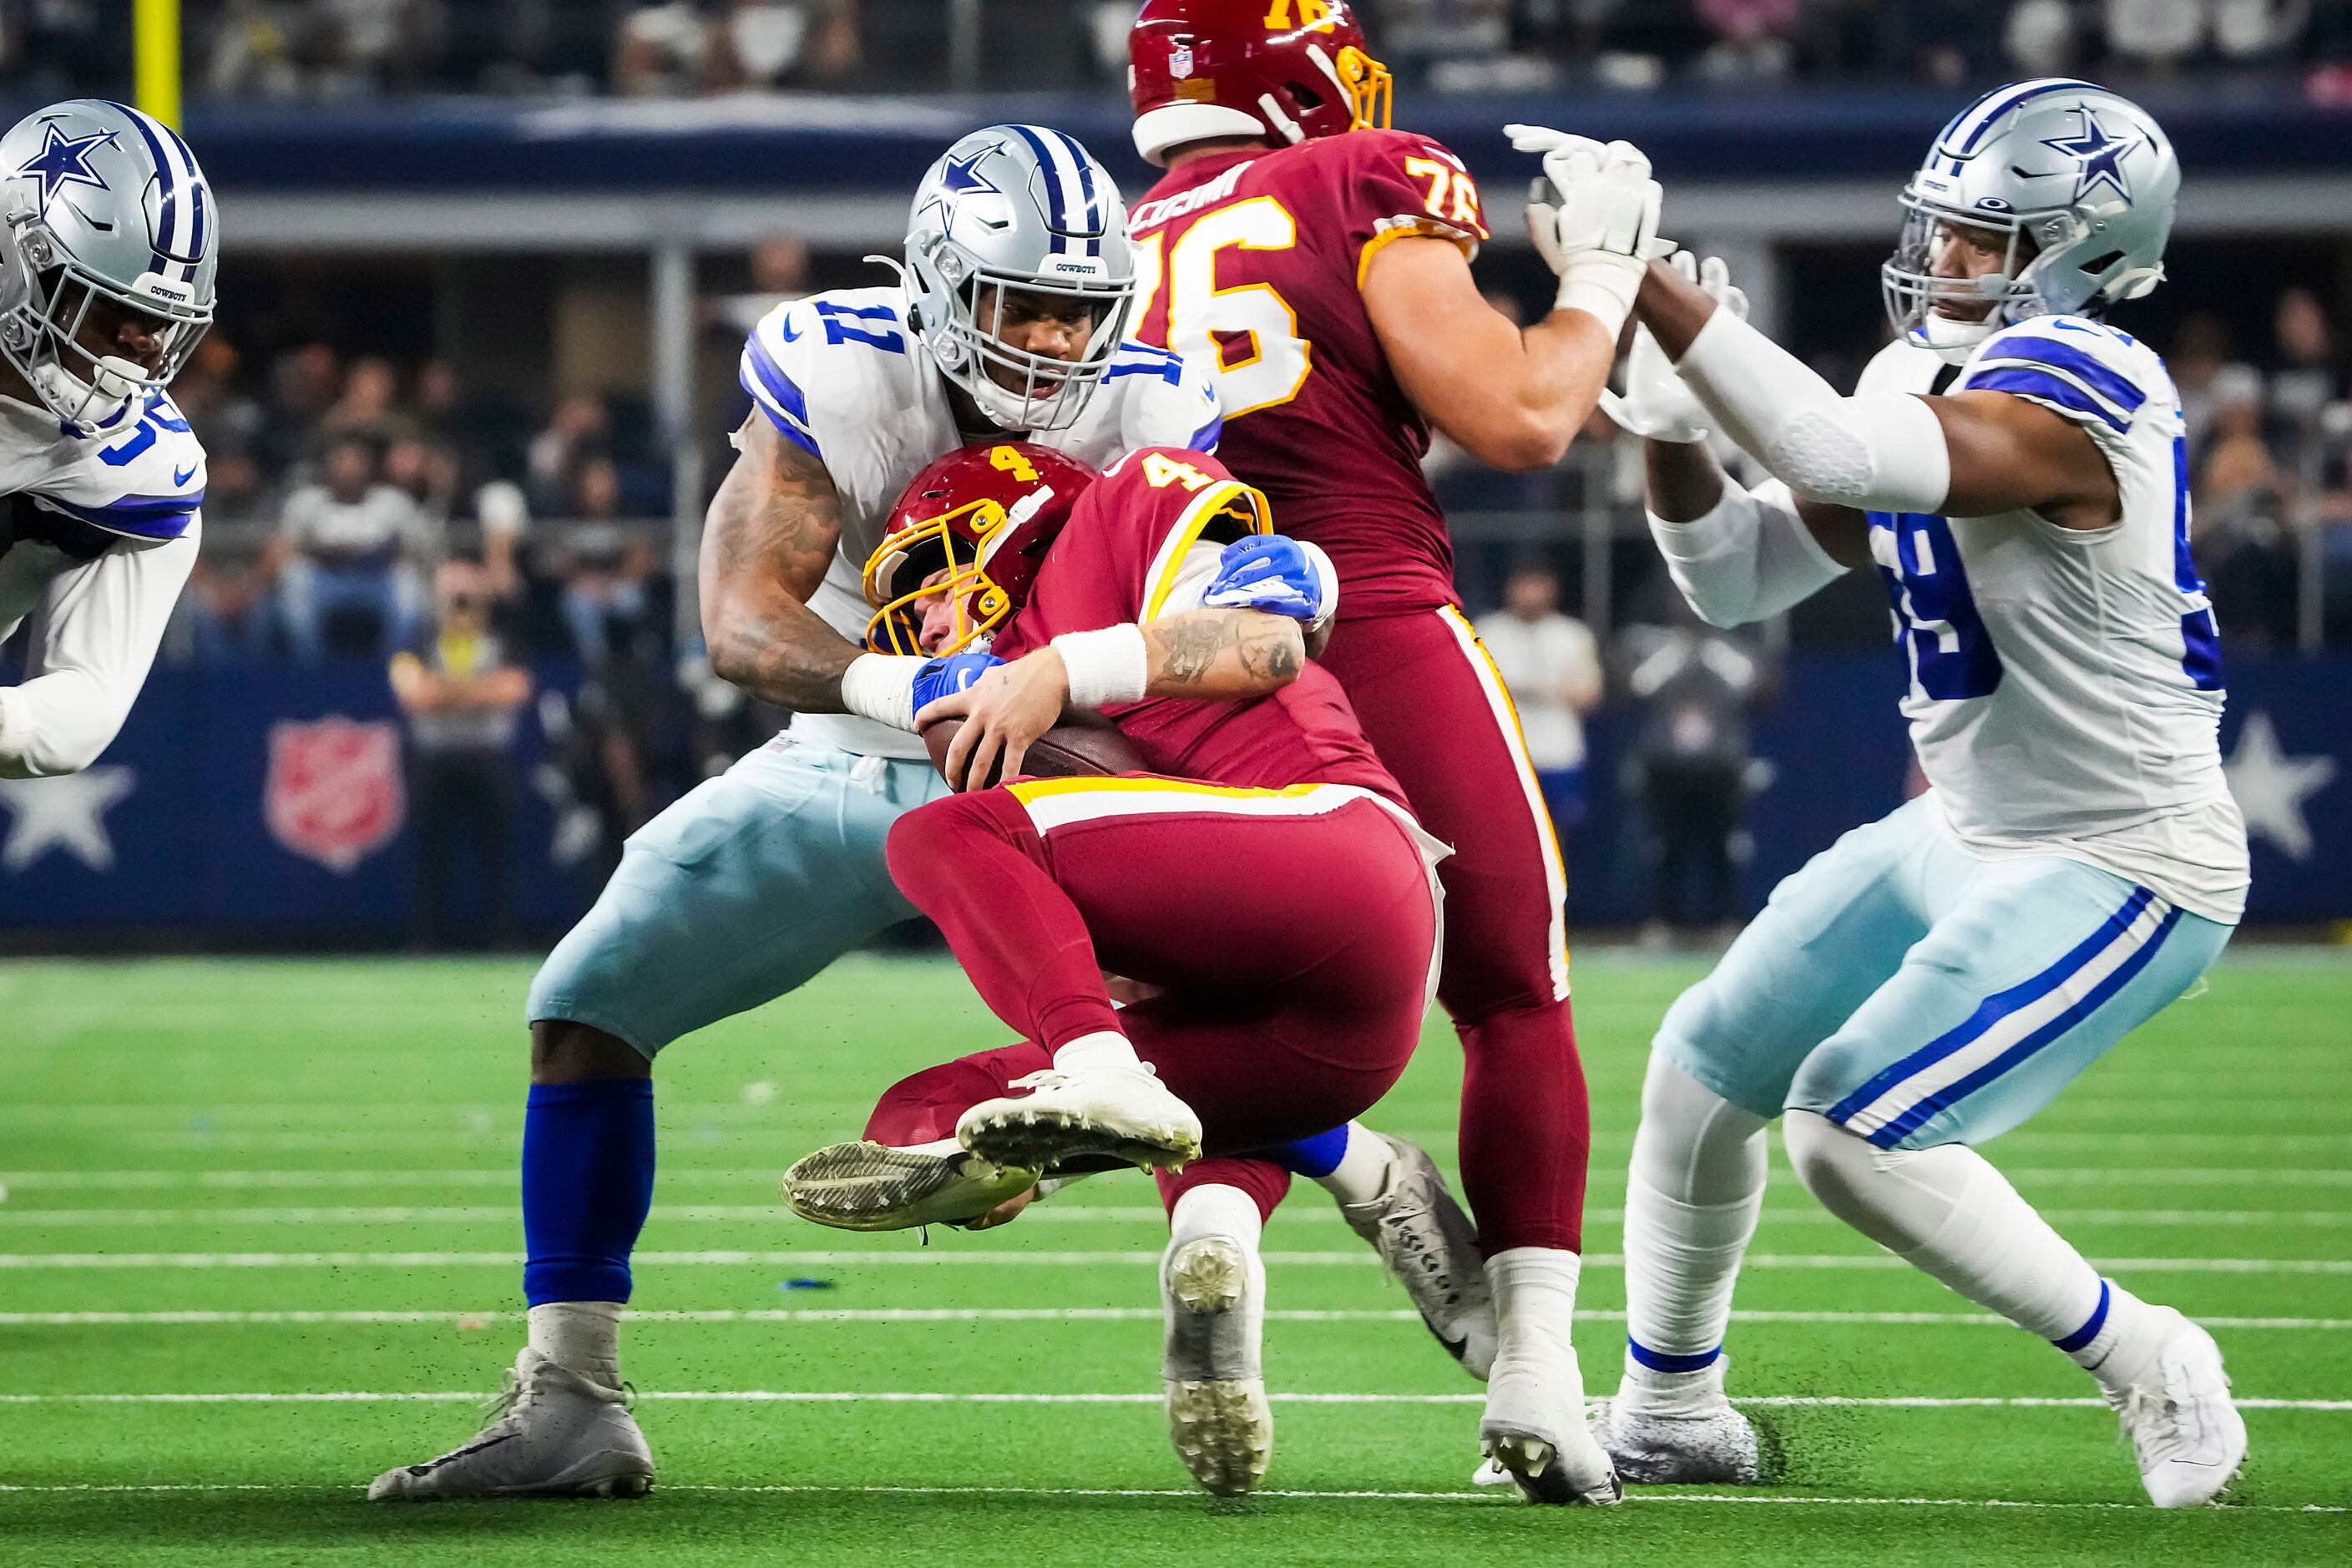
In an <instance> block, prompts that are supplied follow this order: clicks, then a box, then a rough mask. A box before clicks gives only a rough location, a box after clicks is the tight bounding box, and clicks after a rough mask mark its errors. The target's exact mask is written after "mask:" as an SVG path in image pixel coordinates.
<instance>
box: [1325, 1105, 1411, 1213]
mask: <svg viewBox="0 0 2352 1568" xmlns="http://www.w3.org/2000/svg"><path fill="white" fill-rule="evenodd" d="M1343 1131H1346V1133H1347V1135H1348V1146H1347V1148H1346V1150H1345V1151H1343V1152H1341V1154H1340V1155H1339V1163H1338V1164H1336V1165H1334V1166H1332V1167H1331V1168H1330V1169H1329V1170H1328V1171H1327V1172H1325V1173H1323V1174H1321V1175H1319V1176H1316V1177H1312V1178H1310V1179H1311V1180H1312V1181H1313V1182H1314V1183H1315V1184H1316V1185H1317V1186H1318V1187H1321V1188H1322V1189H1323V1190H1324V1191H1325V1192H1327V1193H1328V1194H1331V1195H1332V1196H1333V1197H1334V1198H1337V1199H1338V1200H1339V1202H1341V1203H1343V1204H1368V1203H1370V1202H1372V1201H1373V1200H1374V1199H1375V1198H1379V1197H1382V1196H1385V1195H1386V1194H1387V1193H1388V1190H1389V1183H1390V1181H1391V1180H1392V1179H1393V1178H1394V1176H1395V1173H1396V1151H1395V1150H1394V1149H1393V1148H1391V1147H1390V1145H1389V1141H1388V1140H1387V1139H1385V1138H1383V1137H1381V1135H1380V1134H1379V1133H1377V1132H1371V1131H1366V1130H1365V1129H1364V1127H1362V1126H1361V1125H1360V1124H1359V1123H1357V1122H1353V1121H1350V1122H1349V1123H1348V1125H1347V1127H1346V1128H1345V1129H1343Z"/></svg>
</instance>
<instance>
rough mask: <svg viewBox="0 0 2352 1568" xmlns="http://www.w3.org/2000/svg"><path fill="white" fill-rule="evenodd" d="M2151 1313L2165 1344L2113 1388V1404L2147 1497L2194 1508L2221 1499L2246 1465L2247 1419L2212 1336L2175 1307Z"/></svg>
mask: <svg viewBox="0 0 2352 1568" xmlns="http://www.w3.org/2000/svg"><path fill="white" fill-rule="evenodd" d="M2149 1312H2150V1314H2151V1321H2150V1323H2149V1325H2148V1326H2149V1329H2150V1330H2151V1331H2153V1332H2154V1333H2156V1334H2158V1335H2161V1336H2162V1340H2161V1342H2160V1343H2159V1344H2158V1346H2157V1348H2156V1353H2155V1355H2154V1356H2152V1357H2151V1358H2149V1360H2148V1362H2147V1364H2146V1365H2145V1366H2143V1367H2142V1368H2141V1370H2140V1373H2139V1376H2138V1377H2137V1379H2135V1380H2134V1381H2133V1382H2131V1383H2130V1384H2126V1385H2125V1386H2124V1387H2123V1388H2121V1389H2110V1390H2108V1391H2107V1405H2108V1406H2109V1407H2110V1408H2111V1409H2113V1410H2114V1411H2115V1413H2116V1417H2117V1418H2118V1419H2119V1420H2120V1421H2121V1422H2122V1423H2123V1429H2124V1436H2127V1437H2129V1438H2130V1439H2131V1444H2132V1451H2133V1453H2134V1454H2135V1455H2137V1458H2138V1459H2139V1479H2140V1483H2141V1484H2142V1485H2143V1486H2145V1487H2147V1495H2148V1499H2149V1500H2150V1501H2152V1502H2154V1503H2155V1504H2156V1506H2157V1507H2158V1508H2196V1507H2199V1506H2200V1505H2202V1504H2206V1503H2210V1502H2213V1501H2215V1500H2218V1499H2219V1498H2220V1497H2221V1491H2222V1489H2223V1488H2225V1487H2227V1486H2228V1485H2229V1484H2230V1482H2231V1480H2232V1479H2234V1478H2235V1477H2236V1476H2237V1473H2238V1467H2239V1466H2241V1465H2242V1464H2244V1463H2245V1459H2246V1422H2245V1417H2243V1416H2242V1415H2239V1414H2238V1407H2237V1405H2235V1404H2234V1403H2233V1402H2232V1401H2231V1398H2230V1378H2229V1374H2228V1373H2225V1372H2223V1371H2222V1370H2221V1346H2219V1345H2217V1344H2215V1343H2214V1342H2213V1336H2212V1335H2210V1334H2209V1333H2207V1332H2206V1331H2204V1330H2203V1329H2201V1328H2200V1327H2198V1325H2196V1324H2195V1323H2192V1322H2190V1321H2189V1320H2188V1319H2187V1318H2184V1317H2182V1316H2181V1315H2180V1314H2179V1312H2177V1311H2175V1310H2172V1309H2171V1308H2170V1307H2151V1308H2150V1309H2149Z"/></svg>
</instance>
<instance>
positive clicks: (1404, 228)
mask: <svg viewBox="0 0 2352 1568" xmlns="http://www.w3.org/2000/svg"><path fill="white" fill-rule="evenodd" d="M1130 229H1131V232H1132V233H1133V235H1134V237H1135V242H1136V247H1137V258H1136V266H1137V272H1138V277H1139V293H1140V292H1141V291H1142V290H1143V289H1150V292H1149V294H1148V295H1147V296H1145V298H1146V300H1147V303H1146V305H1145V307H1144V309H1143V312H1142V319H1141V321H1140V324H1139V326H1138V327H1137V329H1136V335H1137V336H1138V337H1140V338H1142V339H1143V340H1144V341H1145V342H1150V343H1156V344H1160V345H1163V346H1165V347H1169V348H1172V349H1175V350H1176V351H1177V352H1178V353H1182V354H1184V355H1186V356H1187V357H1191V358H1195V359H1200V358H1211V357H1213V359H1214V362H1215V363H1216V365H1217V367H1218V373H1219V374H1218V377H1217V381H1218V393H1219V395H1220V396H1221V397H1222V399H1223V403H1224V410H1225V415H1224V417H1225V426H1224V433H1223V437H1222V438H1221V439H1220V441H1219V443H1218V447H1217V455H1218V456H1219V457H1220V458H1223V460H1224V462H1225V464H1226V466H1227V467H1229V468H1232V470H1233V471H1234V474H1235V476H1237V477H1238V478H1240V479H1242V480H1244V482H1245V483H1248V484H1252V485H1255V486H1256V487H1257V488H1258V489H1261V490H1264V491H1265V495H1266V499H1267V500H1271V501H1272V502H1273V503H1274V510H1275V515H1276V517H1277V518H1279V519H1280V520H1281V525H1282V531H1284V532H1285V533H1288V534H1291V535H1294V536H1295V537H1297V538H1300V539H1306V540H1311V541H1313V542H1315V543H1317V544H1319V545H1321V546H1322V547H1323V548H1324V549H1325V550H1326V551H1328V552H1330V555H1331V559H1332V562H1333V563H1334V564H1336V565H1337V566H1338V567H1339V582H1340V584H1341V588H1342V592H1341V594H1340V596H1339V614H1340V616H1341V617H1342V618H1347V619H1353V618H1356V617H1359V616H1393V615H1401V614H1403V613H1405V612H1408V611H1412V610H1426V609H1432V608H1434V607H1435V606H1437V605H1445V604H1452V603H1453V602H1454V549H1453V546H1452V544H1451V543H1449V542H1447V539H1446V537H1445V520H1444V515H1443V514H1442V513H1440V512H1439V510H1438V509H1437V501H1436V498H1434V497H1433V496H1432V495H1431V494H1430V492H1429V484H1428V481H1427V480H1425V479H1423V478H1422V473H1421V458H1422V455H1423V453H1424V452H1426V451H1428V449H1429V426H1428V424H1427V423H1426V422H1425V421H1424V420H1423V418H1422V417H1421V415H1420V413H1419V412H1418V411H1417V410H1415V409H1414V407H1413V406H1412V403H1411V402H1409V401H1408V400H1407V399H1406V397H1405V395H1404V394H1403V392H1402V391H1401V390H1400V389H1399V388H1398V386H1397V384H1396V377H1395V376H1394V375H1393V374H1391V372H1390V370H1389V363H1388V358H1387V356H1386V355H1385V354H1384V353H1382V352H1381V344H1380V339H1379V338H1378V336H1377V335H1376V334H1375V333H1374V332H1373V331H1372V322H1371V317H1370V313H1369V312H1367V311H1366V310H1365V309H1364V301H1363V297H1362V296H1361V295H1360V293H1359V292H1358V289H1359V287H1360V285H1361V283H1362V281H1363V277H1364V271H1365V268H1366V266H1367V265H1368V263H1369V262H1370V259H1371V257H1372V256H1373V254H1374V253H1375V252H1376V251H1378V250H1379V249H1380V247H1381V246H1383V245H1386V244H1387V243H1388V242H1389V241H1391V240H1392V239H1401V238H1402V237H1405V236H1408V235H1433V236H1436V237H1441V238H1444V239H1450V240H1453V241H1454V243H1455V244H1457V245H1460V246H1461V247H1463V249H1464V250H1465V252H1471V251H1475V249H1476V247H1477V244H1478V242H1479V241H1480V240H1482V239H1484V238H1486V224H1485V221H1484V220H1483V219H1482V217H1481V216H1480V215H1479V210H1478V187H1477V186H1476V185H1475V184H1473V183H1472V181H1471V178H1470V175H1469V174H1468V173H1467V171H1465V169H1464V168H1463V166H1462V161H1461V160H1460V159H1458V158H1456V157H1455V156H1454V154H1453V153H1449V152H1447V151H1446V150H1445V149H1444V147H1442V146H1440V145H1439V144H1438V143H1437V142H1433V141H1431V140H1429V139H1428V138H1427V137H1425V136H1414V135H1412V134H1410V133H1408V132H1402V131H1353V132H1348V133H1347V134H1346V135H1343V136H1328V137H1323V138H1319V139H1318V140H1314V141H1308V142H1299V143H1298V144H1297V145H1296V146H1291V147H1284V148H1281V149H1278V150H1276V151H1274V152H1263V151H1255V150H1251V149H1241V150H1237V151H1235V152H1233V153H1219V154H1216V155H1214V156H1212V157H1207V158H1202V159H1198V160H1196V161H1194V162H1192V163H1186V164H1185V165H1183V167H1181V168H1180V169H1175V170H1172V171H1171V172H1170V173H1169V174H1167V175H1166V176H1165V177H1164V178H1162V179H1161V180H1160V183H1159V184H1157V185H1154V186H1153V187H1152V188H1151V194H1150V195H1148V196H1146V197H1145V198H1144V199H1143V201H1142V202H1140V203H1139V204H1138V205H1137V206H1136V208H1135V211H1134V214H1133V216H1132V219H1131V221H1130Z"/></svg>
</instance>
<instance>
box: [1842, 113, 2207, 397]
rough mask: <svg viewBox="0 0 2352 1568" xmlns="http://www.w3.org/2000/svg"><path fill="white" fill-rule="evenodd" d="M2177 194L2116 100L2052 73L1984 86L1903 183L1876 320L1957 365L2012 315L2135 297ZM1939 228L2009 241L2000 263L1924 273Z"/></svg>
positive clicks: (2174, 164) (2133, 117) (2149, 142)
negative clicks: (1899, 221)
mask: <svg viewBox="0 0 2352 1568" xmlns="http://www.w3.org/2000/svg"><path fill="white" fill-rule="evenodd" d="M2179 192H2180V164H2179V160H2178V159H2176V158H2175V157H2174V156H2173V153H2172V143H2171V142H2170V141H2169V140H2168V139H2167V138H2166V136H2165V134H2164V132H2163V129H2162V128H2161V127H2159V126H2158V124H2157V122H2156V121H2155V120H2154V119H2153V118H2151V117H2150V116H2149V114H2148V112H2147V110H2144V109H2142V108H2140V107H2139V106H2138V105H2137V104H2136V103H2134V102H2132V101H2131V100H2129V99H2127V98H2125V97H2124V96H2122V95H2121V94H2120V93H2115V92H2110V91H2108V90H2107V89H2105V88H2103V87H2099V86H2097V85H2095V83H2092V82H2087V81H2072V80H2064V79H2056V78H2052V79H2044V80H2041V81H2026V82H2014V83H2011V85H2010V86H2008V87H2004V88H2000V89H1995V90H1994V91H1991V92H1989V93H1987V94H1985V95H1984V96H1983V97H1982V98H1979V99H1978V100H1976V101H1975V102H1974V103H1972V104H1970V105H1969V106H1968V108H1966V109H1964V110H1960V112H1959V113H1958V115H1957V116H1955V117H1954V119H1953V121H1952V122H1951V123H1950V124H1949V125H1947V126H1945V127H1944V130H1943V132H1942V134H1940V135H1939V136H1937V138H1936V144H1935V146H1934V147H1933V148H1932V149H1930V150H1929V152H1928V153H1927V162H1926V163H1922V164H1921V165H1920V166H1919V172H1918V173H1917V174H1914V175H1912V176H1911V183H1910V184H1907V185H1906V186H1905V187H1904V188H1903V205H1904V209H1905V217H1904V223H1903V238H1902V242H1901V243H1900V244H1899V245H1897V246H1896V247H1895V254H1894V256H1893V257H1891V258H1888V260H1887V262H1886V264H1885V266H1884V267H1882V268H1880V269H1879V278H1880V281H1881V284H1882V286H1883V288H1884V289H1885V295H1886V314H1887V317H1888V319H1889V320H1890V321H1893V322H1894V324H1895V333H1896V335H1897V336H1899V337H1901V338H1903V339H1904V340H1905V341H1906V342H1912V343H1916V344H1918V345H1919V346H1920V347H1922V348H1929V349H1934V350H1936V351H1937V353H1940V354H1942V355H1943V356H1944V357H1945V358H1946V359H1948V360H1951V361H1953V362H1955V363H1958V361H1961V360H1965V359H1966V358H1967V357H1968V355H1969V351H1970V350H1971V349H1972V348H1974V346H1975V345H1976V344H1978V343H1979V342H1983V341H1984V340H1985V339H1986V338H1987V337H1989V336H1990V335H1991V334H1992V333H1994V332H1996V331H2000V329H2001V328H2002V327H2004V326H2007V325H2008V324H2009V323H2010V322H2011V321H2020V320H2022V319H2023V318H2025V317H2028V316H2039V315H2057V314H2064V313H2070V312H2072V313H2082V314H2090V315H2095V314H2097V313H2098V312H2099V311H2100V310H2103V309H2104V308H2105V306H2106V305H2107V304H2109V303H2110V302H2112V301H2114V300H2137V299H2138V298H2139V297H2140V296H2141V295H2143V294H2146V293H2147V292H2148V290H2150V289H2154V288H2155V287H2156V286H2157V284H2158V283H2160V282H2162V281H2163V279H2164V243H2165V240H2166V239H2167V238H2168V237H2169V236H2170V235H2171V233H2172V212H2173V205H2174V203H2175V201H2176V199H2177V198H2178V197H2179ZM1946 224H1952V225H1957V226H1966V227H1969V228H1975V229H1990V230H1992V231H1994V232H1996V233H2002V234H2006V235H2008V236H2009V259H2008V262H2007V264H2006V265H2005V266H2004V267H2003V268H2001V270H2000V273H1998V274H1994V275H1990V276H1988V277H1984V278H1975V279H1969V278H1937V277H1934V276H1932V275H1931V268H1932V264H1933V259H1934V247H1935V243H1936V237H1937V231H1938V230H1939V229H1940V228H1941V227H1942V226H1944V225H1946ZM1939 304H1941V305H1943V306H1945V307H1946V309H1944V310H1937V305H1939Z"/></svg>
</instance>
